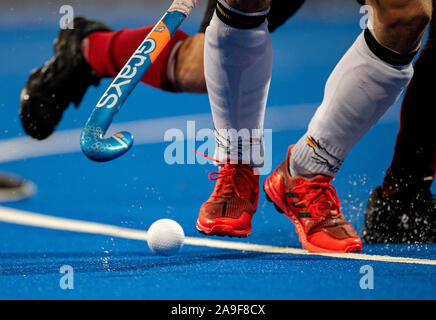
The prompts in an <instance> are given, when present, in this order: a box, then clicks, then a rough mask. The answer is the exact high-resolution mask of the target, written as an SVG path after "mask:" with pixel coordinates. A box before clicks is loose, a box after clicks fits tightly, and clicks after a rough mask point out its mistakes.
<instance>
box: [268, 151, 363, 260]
mask: <svg viewBox="0 0 436 320" xmlns="http://www.w3.org/2000/svg"><path fill="white" fill-rule="evenodd" d="M291 150H292V146H291V147H289V149H288V154H287V156H286V160H285V161H283V162H282V164H281V165H280V166H279V167H278V168H277V169H276V170H275V171H274V172H273V174H272V175H271V176H269V177H268V178H267V179H266V181H265V184H264V189H265V192H266V194H267V199H268V200H270V201H272V202H273V203H274V205H275V206H276V208H277V210H278V211H280V212H282V213H284V214H285V215H286V216H287V217H288V218H289V219H291V221H292V222H293V223H294V225H295V228H296V231H297V233H298V235H299V236H300V237H299V239H300V242H301V243H302V246H303V248H306V249H307V250H308V251H309V252H314V253H315V252H317V253H321V252H323V253H324V252H328V253H338V252H340V253H343V252H357V251H358V252H360V251H361V250H362V241H361V240H360V238H359V236H358V235H357V233H356V231H355V230H354V229H353V228H352V227H351V226H350V224H349V223H348V222H347V221H346V220H345V218H344V215H343V214H342V212H341V209H340V202H339V199H338V196H337V194H336V190H335V188H334V187H333V186H332V185H331V184H330V180H331V178H330V177H327V176H323V175H318V176H316V177H314V178H312V179H306V178H303V177H292V176H291V175H290V174H289V158H290V156H291Z"/></svg>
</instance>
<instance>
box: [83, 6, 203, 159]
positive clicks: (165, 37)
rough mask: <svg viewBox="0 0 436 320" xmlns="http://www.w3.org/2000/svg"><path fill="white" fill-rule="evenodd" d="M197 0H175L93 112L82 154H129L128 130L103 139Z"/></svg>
mask: <svg viewBox="0 0 436 320" xmlns="http://www.w3.org/2000/svg"><path fill="white" fill-rule="evenodd" d="M197 2H198V0H175V1H174V2H173V4H172V5H171V7H170V8H169V9H168V11H167V12H166V13H165V14H164V15H163V17H162V18H161V19H160V20H159V22H158V23H157V24H156V25H155V26H154V28H153V29H152V30H151V32H150V33H149V35H148V36H147V37H146V38H145V39H144V41H143V42H142V43H141V45H140V46H139V47H138V49H137V50H136V51H135V53H134V54H133V55H132V57H131V58H130V59H129V61H128V62H127V63H126V65H125V66H124V67H123V69H122V70H121V71H120V72H119V73H118V75H117V77H116V78H115V79H114V81H113V82H112V83H111V85H110V86H109V88H108V89H107V90H106V92H105V93H104V94H103V96H102V97H101V98H100V100H99V101H98V103H97V105H96V106H95V108H94V110H93V111H92V113H91V115H90V117H89V119H88V121H87V122H86V124H85V127H84V128H83V130H82V134H81V137H80V145H81V148H82V151H83V153H84V154H85V155H86V156H87V157H88V158H89V159H91V160H94V161H99V162H103V161H110V160H113V159H116V158H118V157H119V156H121V155H123V154H124V153H126V152H127V151H128V150H129V149H130V148H131V146H132V144H133V136H132V135H131V134H130V133H129V132H126V131H122V132H118V133H116V134H114V135H112V136H111V137H109V138H104V135H105V134H106V131H107V130H108V128H109V126H110V124H111V122H112V120H113V118H114V117H115V115H116V114H117V112H118V111H119V110H120V108H121V106H122V105H123V103H124V102H125V101H126V99H127V97H128V96H129V95H130V93H131V92H132V90H133V89H134V88H135V86H136V85H137V84H138V82H139V81H140V80H141V78H142V77H143V76H144V74H145V73H146V72H147V70H148V68H150V66H151V65H152V63H153V62H154V61H155V60H156V58H157V57H158V56H159V54H160V53H161V52H162V50H163V49H164V48H165V46H166V45H167V43H168V42H169V41H170V39H171V37H172V36H173V35H174V33H175V32H176V30H177V29H178V28H179V26H180V25H181V24H182V22H183V21H184V20H185V18H186V17H187V16H188V15H189V14H190V12H191V10H192V9H193V8H194V7H195V5H196V3H197Z"/></svg>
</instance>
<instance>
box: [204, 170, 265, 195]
mask: <svg viewBox="0 0 436 320" xmlns="http://www.w3.org/2000/svg"><path fill="white" fill-rule="evenodd" d="M237 175H239V176H241V177H242V178H243V179H244V180H245V181H246V182H247V185H248V186H249V190H251V191H252V192H255V191H256V186H255V185H254V183H253V182H252V180H251V176H252V175H253V172H252V169H250V168H248V167H247V168H245V167H242V166H237V165H228V166H227V165H226V166H224V167H223V168H222V169H221V170H220V171H218V172H211V173H209V179H210V180H214V181H215V180H219V179H223V181H224V179H225V178H226V177H230V181H231V185H232V187H233V190H234V191H235V193H236V195H237V196H238V198H241V199H242V198H243V193H244V191H245V192H246V191H247V190H246V189H245V188H244V189H243V188H241V187H242V186H243V185H242V184H239V185H238V184H237V183H236V176H237Z"/></svg>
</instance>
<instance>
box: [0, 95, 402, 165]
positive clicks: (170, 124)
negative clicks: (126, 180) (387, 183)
mask: <svg viewBox="0 0 436 320" xmlns="http://www.w3.org/2000/svg"><path fill="white" fill-rule="evenodd" d="M317 107H318V104H315V103H312V104H299V105H290V106H282V107H268V108H267V112H266V115H265V128H266V129H272V130H273V131H274V132H279V131H288V130H304V129H305V128H306V127H307V124H308V123H309V121H310V119H311V117H312V115H313V114H314V112H315V110H316V108H317ZM398 109H399V107H398V105H396V106H394V107H392V108H391V110H390V111H389V112H388V113H387V114H386V115H385V116H384V117H383V119H382V122H385V123H387V122H394V121H397V119H398ZM187 121H195V126H196V129H197V130H199V129H202V128H213V124H212V117H211V115H210V113H204V114H192V115H183V116H177V117H167V118H158V119H149V120H138V121H130V122H123V123H114V124H113V125H112V126H111V128H110V131H109V132H108V134H107V135H106V136H109V135H110V134H111V133H113V132H116V131H122V130H127V131H129V132H131V133H132V134H133V135H134V138H135V142H134V145H143V144H151V143H159V142H164V134H165V132H166V131H167V130H168V129H172V128H178V129H180V130H182V131H183V132H186V122H187ZM81 130H82V129H72V130H63V131H57V132H55V133H54V134H53V135H52V136H51V137H49V138H48V139H46V140H43V141H37V140H34V139H32V138H30V137H18V138H10V139H3V140H0V163H5V162H11V161H16V160H22V159H29V158H37V157H43V156H50V155H57V154H66V153H74V152H80V133H81Z"/></svg>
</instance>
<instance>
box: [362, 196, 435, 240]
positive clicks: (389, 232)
mask: <svg viewBox="0 0 436 320" xmlns="http://www.w3.org/2000/svg"><path fill="white" fill-rule="evenodd" d="M362 237H363V239H364V240H365V241H366V242H368V243H435V242H436V199H435V198H434V196H433V195H432V194H431V192H430V188H419V189H414V190H412V189H409V188H408V189H407V190H401V191H396V192H394V193H392V194H390V195H382V192H381V188H380V187H378V188H377V189H375V190H373V191H372V193H371V195H370V197H369V199H368V202H367V205H366V209H365V227H364V229H363V232H362Z"/></svg>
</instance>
